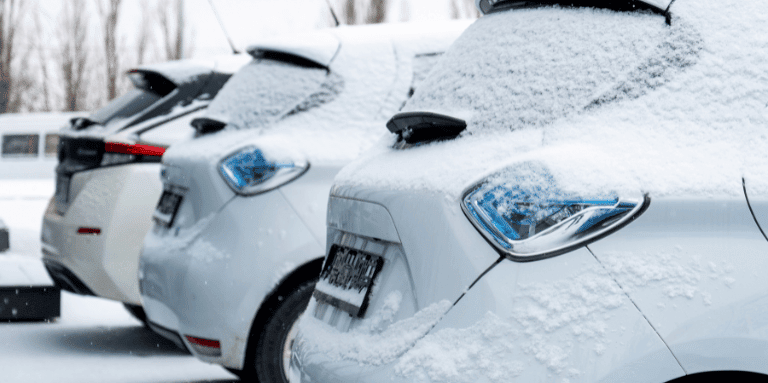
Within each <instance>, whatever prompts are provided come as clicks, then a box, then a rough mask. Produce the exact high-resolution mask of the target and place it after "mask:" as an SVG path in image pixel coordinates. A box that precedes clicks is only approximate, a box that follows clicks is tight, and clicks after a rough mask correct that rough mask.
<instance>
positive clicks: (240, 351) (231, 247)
mask: <svg viewBox="0 0 768 383" xmlns="http://www.w3.org/2000/svg"><path fill="white" fill-rule="evenodd" d="M467 24H468V23H467V22H456V23H450V24H443V25H442V27H441V28H442V29H439V28H437V29H435V30H430V31H425V30H423V28H421V27H419V28H416V27H408V26H407V25H399V26H398V27H403V28H404V31H403V32H400V31H398V30H397V29H395V28H394V27H392V26H365V27H343V28H338V29H333V30H329V31H327V32H323V33H328V34H329V35H331V36H333V38H334V39H337V40H338V41H340V48H339V50H338V52H335V53H334V56H333V59H332V61H330V64H329V65H328V66H329V70H330V72H331V73H335V74H338V75H340V76H341V77H342V78H343V80H344V88H343V91H342V92H341V93H340V94H338V95H336V96H335V98H334V99H333V100H332V101H331V102H328V103H325V104H322V105H320V106H319V107H314V108H311V109H309V110H307V111H302V112H301V113H296V114H293V115H291V116H290V117H288V118H285V119H284V120H282V121H278V122H276V123H274V124H272V125H270V126H268V127H265V128H263V129H259V131H260V132H256V129H250V131H249V130H248V129H244V130H239V131H223V132H220V133H217V134H213V135H210V136H203V137H199V138H196V139H194V140H191V141H189V142H186V143H184V144H181V145H177V146H175V147H172V148H171V149H170V150H169V151H168V152H167V153H166V155H165V156H164V158H163V166H164V169H166V170H167V171H164V174H166V176H165V178H164V181H163V182H164V183H165V186H166V188H170V189H175V188H176V187H179V188H180V189H184V190H182V193H184V200H183V202H182V205H181V206H180V208H179V212H178V215H177V217H176V221H175V222H174V223H173V226H172V227H171V228H170V232H173V231H174V230H181V232H182V233H183V232H184V230H185V229H187V230H188V229H190V228H192V227H197V228H199V225H200V224H201V221H202V220H203V219H205V218H206V217H208V218H210V221H209V222H205V223H203V226H204V227H205V230H204V231H203V232H202V233H201V234H199V239H197V240H205V241H206V242H208V243H209V244H210V246H206V248H209V249H215V250H216V251H219V252H221V253H222V254H226V255H225V256H224V258H222V259H215V260H213V261H212V262H211V264H203V263H202V262H198V261H189V262H190V263H184V262H180V261H173V262H171V261H169V260H168V259H167V258H168V257H170V256H168V255H165V254H163V252H165V251H166V249H167V247H168V246H167V243H165V242H164V239H163V237H162V236H163V235H165V234H163V233H165V232H164V231H163V230H162V229H157V228H155V229H153V230H152V231H150V233H149V234H148V235H147V238H146V239H145V245H144V250H143V253H142V261H141V266H140V269H141V271H140V275H142V277H141V278H142V279H143V280H147V281H149V279H148V278H150V277H149V275H150V274H151V273H150V270H161V269H170V268H177V269H183V270H181V271H179V270H175V271H173V272H172V273H169V274H167V275H166V276H165V277H163V276H162V273H161V272H157V273H156V274H157V275H158V276H160V277H159V278H161V279H162V278H169V276H170V275H173V276H175V275H178V273H183V274H185V277H184V280H185V281H187V282H185V283H186V285H185V287H184V290H185V291H184V292H183V293H178V294H176V295H173V296H166V295H164V296H163V297H162V298H160V299H158V298H156V297H152V296H148V295H145V297H146V309H147V314H148V317H149V319H150V320H151V321H153V322H154V321H155V319H157V320H158V321H160V322H162V321H164V322H163V323H158V324H160V325H162V326H165V327H166V328H168V329H170V330H172V331H174V332H178V333H181V334H189V335H194V336H199V337H203V338H206V339H218V340H220V341H221V347H222V356H221V357H218V358H217V357H207V356H203V355H196V356H198V357H200V358H201V359H203V360H205V361H207V362H211V363H218V364H222V365H224V366H227V367H229V368H234V369H242V368H243V367H244V366H245V360H244V359H245V354H246V345H247V342H248V339H249V332H250V330H251V325H252V322H253V319H254V317H255V315H256V313H257V312H258V311H259V310H260V309H262V304H263V302H264V300H265V299H266V298H267V297H268V296H270V294H272V293H273V292H274V290H275V288H276V287H277V286H278V285H280V284H281V283H284V282H285V278H286V277H287V276H288V275H289V274H290V273H292V272H293V271H295V270H297V269H298V268H299V267H301V266H302V265H306V264H308V263H309V262H312V261H317V260H318V259H321V258H322V257H323V256H324V255H325V248H326V238H327V235H328V234H327V230H326V227H325V221H326V210H327V206H328V193H329V190H330V187H331V184H332V183H333V177H334V176H335V175H336V173H337V172H338V171H339V169H340V168H341V167H342V166H343V165H345V164H346V163H348V162H349V161H350V160H351V159H353V158H354V157H355V156H356V155H357V154H358V153H360V152H361V151H362V150H364V146H363V145H364V144H366V143H369V142H372V141H373V140H374V139H375V138H376V137H378V127H379V126H380V125H381V124H383V123H384V122H385V119H386V117H387V116H388V115H389V114H391V113H393V112H394V111H396V110H397V109H398V108H399V107H400V106H401V105H402V104H403V102H404V101H405V99H406V98H407V96H408V91H409V87H410V86H411V80H412V76H413V75H412V73H411V71H412V67H411V62H410V58H409V57H410V56H409V55H411V56H412V55H414V54H416V53H419V52H422V51H424V52H429V53H432V52H435V51H440V50H442V49H445V48H446V47H447V46H448V45H449V44H450V42H451V41H452V40H453V39H454V38H455V37H456V36H458V34H459V33H460V32H461V30H462V28H463V27H466V25H467ZM447 25H451V26H452V27H450V28H447V27H446V26H447ZM445 30H450V31H451V32H450V33H447V32H445ZM421 34H424V35H425V36H427V38H426V40H427V41H426V42H425V41H414V40H417V39H416V38H415V37H414V36H420V35H421ZM311 41H312V39H309V40H306V41H294V42H293V43H292V44H293V45H291V44H287V45H288V48H290V49H289V52H292V53H298V54H301V55H302V57H307V55H309V54H310V53H306V52H304V51H303V50H302V49H300V48H301V47H303V46H306V45H309V42H311ZM328 41H330V40H328ZM262 46H263V45H262ZM331 46H332V44H327V45H323V46H321V47H310V48H311V49H320V50H322V49H326V48H327V51H326V53H328V54H330V51H331V50H332V49H330V47H331ZM288 48H286V49H288ZM370 57H376V60H371V59H370ZM307 58H312V57H307ZM314 60H321V59H320V58H317V57H315V58H314ZM372 124H375V128H373V129H369V130H366V128H367V127H369V126H371V125H372ZM359 126H362V128H359ZM350 136H351V137H350ZM245 147H255V148H258V149H260V150H261V151H262V152H263V153H264V154H265V156H267V157H268V158H277V159H282V158H285V159H286V160H290V161H295V162H299V161H301V162H303V161H306V162H308V163H309V169H308V170H307V172H306V173H304V174H302V175H301V176H300V177H298V178H297V179H295V180H293V181H291V182H289V183H287V184H285V185H281V186H280V187H279V188H278V189H276V190H271V191H267V192H264V193H260V194H257V195H253V196H244V195H239V194H236V193H234V192H233V191H232V189H230V187H229V186H228V185H227V183H226V182H225V181H224V180H223V178H222V176H221V175H220V174H219V170H218V167H219V163H220V161H222V160H223V159H224V158H226V157H228V156H230V155H231V154H233V153H235V152H237V151H239V150H242V149H243V148H245ZM281 156H283V157H281ZM195 210H205V211H206V213H202V212H199V213H198V212H195ZM195 238H198V237H194V238H192V237H189V238H188V239H187V242H189V243H191V242H192V241H195V240H196V239H195ZM190 254H191V250H184V249H181V250H179V251H178V252H177V254H176V256H177V257H183V258H194V257H191V255H190ZM198 263H199V266H197V264H198ZM212 270H218V271H219V272H215V273H214V272H212ZM193 281H198V284H197V285H195V284H194V282H193ZM200 281H207V282H208V285H207V287H205V285H200V284H199V283H200ZM176 283H178V282H175V281H172V280H168V281H165V282H161V281H154V282H151V283H150V282H147V284H148V285H149V284H152V285H154V284H168V285H173V284H176ZM168 290H169V291H179V290H180V289H179V288H173V289H171V288H168ZM222 296H227V298H222ZM193 305H194V307H196V308H197V309H196V310H192V309H189V307H192V306H193ZM161 306H164V307H161ZM201 309H202V310H204V311H205V312H204V313H203V312H201V311H202V310H201ZM411 310H415V306H411ZM164 318H165V319H164ZM222 323H224V325H221V324H222ZM193 352H194V349H193Z"/></svg>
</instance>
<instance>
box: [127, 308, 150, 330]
mask: <svg viewBox="0 0 768 383" xmlns="http://www.w3.org/2000/svg"><path fill="white" fill-rule="evenodd" d="M123 306H125V309H126V310H128V312H129V313H130V314H131V316H132V317H134V318H136V319H138V320H139V321H140V322H141V324H143V325H144V327H149V326H148V324H147V313H145V312H144V309H143V308H142V307H141V306H139V305H132V304H128V303H123Z"/></svg>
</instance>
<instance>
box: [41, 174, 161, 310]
mask: <svg viewBox="0 0 768 383" xmlns="http://www.w3.org/2000/svg"><path fill="white" fill-rule="evenodd" d="M159 171H160V165H159V164H142V165H133V166H114V167H109V168H100V169H95V170H89V171H86V172H81V173H76V174H75V175H74V176H73V177H72V180H73V181H72V189H73V190H77V196H76V197H75V199H74V200H73V201H72V203H71V205H70V208H69V210H68V212H67V214H65V215H63V216H62V215H59V214H58V213H56V212H55V210H54V208H53V200H52V201H51V203H50V204H49V207H48V210H47V211H46V214H45V215H44V217H43V229H42V246H43V253H44V258H46V259H51V260H53V261H56V262H59V263H61V264H63V265H64V266H66V267H67V268H69V269H70V270H71V271H72V272H73V273H74V274H75V275H76V276H77V277H78V278H80V279H81V280H82V281H83V282H84V283H85V285H86V286H88V287H89V288H90V290H91V291H93V292H94V293H95V294H97V295H98V296H101V297H105V298H109V299H114V300H117V301H121V302H127V303H132V304H139V303H140V300H139V290H138V286H137V283H136V281H135V279H136V273H135V271H132V270H136V268H137V265H138V258H137V257H136V254H138V252H139V250H140V249H141V242H142V239H143V238H144V236H145V235H146V232H147V231H148V230H149V228H150V226H151V223H152V219H151V217H152V214H153V212H154V206H153V205H150V204H147V203H146V201H147V200H157V199H158V198H159V197H160V191H161V189H160V187H161V185H160V182H159V180H158V179H157V174H158V173H159ZM80 227H93V228H99V229H101V234H99V235H87V234H86V235H83V234H77V230H78V229H79V228H80Z"/></svg>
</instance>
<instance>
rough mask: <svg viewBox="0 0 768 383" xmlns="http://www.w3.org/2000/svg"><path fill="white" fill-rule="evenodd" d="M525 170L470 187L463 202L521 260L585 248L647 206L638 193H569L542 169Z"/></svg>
mask: <svg viewBox="0 0 768 383" xmlns="http://www.w3.org/2000/svg"><path fill="white" fill-rule="evenodd" d="M531 169H533V170H534V171H533V172H531ZM525 170H526V171H524V172H515V171H514V170H512V171H506V172H503V173H500V174H497V175H494V176H491V177H489V178H487V179H485V180H484V181H482V182H481V183H480V184H478V185H476V186H475V187H473V188H470V189H469V190H468V191H467V192H466V193H465V195H464V199H463V201H462V208H463V210H464V212H465V213H466V215H467V216H468V217H469V219H470V221H472V223H473V224H474V225H475V227H477V228H478V229H479V230H480V232H481V233H482V234H483V235H484V236H485V237H486V238H487V239H488V240H489V241H490V242H491V243H492V244H494V245H495V246H496V247H497V248H498V249H499V250H501V251H502V252H504V253H506V254H507V255H509V256H510V257H512V258H515V259H518V260H534V259H541V258H546V257H548V256H553V255H557V254H562V253H563V252H567V251H570V250H572V249H573V248H575V247H578V246H582V245H585V244H586V243H587V242H589V241H590V240H594V239H597V238H598V237H601V236H602V235H605V234H607V233H609V232H611V231H612V230H616V229H618V228H619V227H621V226H622V225H623V224H625V223H626V222H627V220H628V219H630V218H631V217H633V216H635V215H636V214H637V213H638V212H639V211H641V210H642V209H641V208H642V206H643V205H644V204H645V203H646V202H647V198H645V197H643V196H642V195H640V194H639V193H638V194H637V195H636V196H633V197H631V198H621V197H619V196H618V195H616V194H615V193H598V194H596V195H594V196H590V197H582V196H579V195H577V194H575V193H566V192H563V191H562V190H560V189H559V188H558V186H557V184H556V182H555V180H554V178H553V177H552V176H551V175H549V174H548V173H547V172H546V171H545V170H543V168H541V167H538V166H534V167H530V166H529V167H527V168H526V169H525Z"/></svg>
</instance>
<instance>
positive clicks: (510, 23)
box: [404, 7, 696, 131]
mask: <svg viewBox="0 0 768 383" xmlns="http://www.w3.org/2000/svg"><path fill="white" fill-rule="evenodd" d="M674 28H675V26H674V23H673V26H672V27H670V26H668V25H667V24H666V23H665V19H664V17H663V16H660V15H658V14H652V13H650V12H615V11H606V10H596V9H593V8H560V7H544V8H536V9H526V10H514V11H506V12H500V13H495V14H490V15H487V16H484V17H482V18H481V19H479V20H478V21H477V22H475V24H473V25H472V26H471V27H470V28H469V29H468V30H467V31H466V32H465V33H464V34H463V35H462V36H461V37H460V38H459V39H458V40H457V41H456V43H455V44H454V45H453V47H452V48H451V49H450V50H449V51H448V52H446V53H445V55H444V56H445V57H444V58H443V60H441V61H440V63H439V64H438V65H437V67H435V68H434V71H433V72H432V73H431V75H430V76H429V78H428V79H426V80H425V81H424V82H423V84H422V85H421V86H420V87H419V89H417V90H416V92H415V94H414V97H413V98H412V99H411V100H410V101H409V102H408V103H407V104H406V106H405V108H404V110H405V111H419V110H428V111H436V112H444V113H446V112H447V113H448V114H454V115H455V114H456V112H458V111H464V112H466V114H467V115H468V116H471V117H468V121H467V122H468V130H469V131H473V130H478V129H520V128H523V127H526V126H541V125H545V124H548V123H551V122H553V121H555V120H557V119H559V118H562V117H564V116H567V115H569V114H573V113H578V112H581V111H584V110H586V109H588V106H590V105H593V104H594V103H595V100H599V101H603V103H604V102H607V101H615V100H620V99H621V98H622V97H619V96H617V95H616V94H610V95H607V96H605V97H603V95H604V93H605V92H609V93H610V89H613V88H615V89H617V92H619V93H622V94H625V95H628V97H638V96H639V95H642V94H644V92H645V91H647V89H651V88H653V86H654V84H656V85H658V84H657V83H661V84H663V83H664V81H667V80H665V79H664V78H663V76H662V77H661V78H659V76H658V73H656V72H657V71H656V70H655V69H657V68H655V67H654V66H653V65H650V64H649V63H654V62H658V61H663V62H667V61H665V60H663V58H664V57H663V54H664V52H665V51H664V50H665V49H666V50H673V51H674V50H675V49H679V52H681V54H688V53H691V52H694V53H695V49H696V48H695V47H693V48H691V47H690V46H687V45H686V44H688V40H686V39H685V38H682V39H681V40H680V41H671V42H670V41H666V40H669V38H670V37H669V36H671V35H672V33H670V30H671V29H674ZM673 38H674V36H673ZM665 39H666V40H665ZM678 43H679V44H678ZM668 63H669V64H670V65H677V64H678V63H683V64H681V65H684V64H685V60H668ZM672 72H673V71H668V72H667V73H672ZM628 74H632V75H631V76H630V77H632V78H634V79H635V80H631V84H630V83H627V84H624V85H628V86H620V85H621V81H622V79H626V78H627V75H628ZM643 87H645V88H643ZM614 93H616V92H614ZM598 103H600V102H598Z"/></svg>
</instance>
